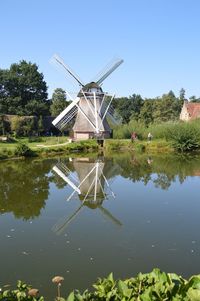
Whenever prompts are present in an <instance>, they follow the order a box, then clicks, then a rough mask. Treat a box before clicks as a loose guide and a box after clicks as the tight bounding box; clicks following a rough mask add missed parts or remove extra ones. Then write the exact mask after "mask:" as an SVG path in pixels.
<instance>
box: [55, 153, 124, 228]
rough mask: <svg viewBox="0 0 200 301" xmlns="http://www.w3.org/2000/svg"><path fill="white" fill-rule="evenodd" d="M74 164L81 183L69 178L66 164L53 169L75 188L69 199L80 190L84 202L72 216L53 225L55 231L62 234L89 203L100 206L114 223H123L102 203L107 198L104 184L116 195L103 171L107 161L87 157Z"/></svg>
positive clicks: (77, 160)
mask: <svg viewBox="0 0 200 301" xmlns="http://www.w3.org/2000/svg"><path fill="white" fill-rule="evenodd" d="M73 165H74V169H75V170H76V173H77V177H78V179H79V184H74V181H73V182H72V181H71V180H70V179H69V177H70V176H71V174H70V170H69V169H68V168H66V167H65V166H64V164H61V163H59V164H57V165H56V166H54V167H53V170H54V171H55V172H56V173H57V174H58V175H59V176H61V177H62V179H63V180H65V181H66V182H67V183H68V184H69V185H70V186H71V187H72V188H73V192H72V194H71V195H70V196H69V197H68V200H69V199H71V198H72V196H73V195H74V193H76V192H78V194H79V198H80V200H81V202H82V204H81V206H80V207H79V208H78V209H77V210H76V211H75V212H74V213H73V214H72V215H71V216H70V217H66V218H64V219H62V220H61V221H59V222H58V223H57V224H56V225H55V226H54V227H53V231H54V232H56V233H58V234H60V233H61V232H62V231H63V230H64V229H65V228H66V227H67V226H68V225H69V224H70V222H71V221H72V220H73V219H74V218H75V217H76V216H77V215H78V213H79V212H80V211H81V208H82V207H83V206H84V205H87V206H88V207H90V208H99V209H100V211H101V212H102V213H103V214H104V215H105V216H106V217H108V218H109V219H110V220H111V221H112V222H113V223H115V224H116V225H121V222H120V221H119V220H118V219H117V218H115V217H114V216H113V215H112V214H111V213H110V212H109V211H108V210H107V209H105V208H103V207H102V205H101V204H102V202H103V200H104V199H106V198H107V194H106V192H105V187H104V186H106V189H107V188H109V192H111V195H112V196H113V197H114V194H113V192H112V190H111V188H110V186H109V183H108V180H107V179H106V177H105V175H104V173H103V170H104V167H105V166H104V165H105V162H102V161H97V162H94V161H93V162H92V161H91V160H89V159H87V158H82V159H80V158H77V159H74V160H73ZM74 180H76V179H74Z"/></svg>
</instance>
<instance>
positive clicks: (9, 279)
mask: <svg viewBox="0 0 200 301" xmlns="http://www.w3.org/2000/svg"><path fill="white" fill-rule="evenodd" d="M199 192H200V157H198V156H195V155H193V156H174V155H173V156H172V155H168V156H152V157H148V156H146V155H143V156H139V157H134V155H131V154H125V153H124V154H123V153H121V154H113V155H112V156H110V157H103V156H99V157H98V158H97V157H93V158H87V157H84V158H60V159H59V158H56V159H46V160H30V161H29V160H28V161H18V162H11V161H10V162H2V163H0V229H1V231H0V266H1V273H0V274H1V275H0V287H1V286H2V285H3V284H11V285H14V284H15V283H16V281H17V280H18V279H21V280H25V281H26V282H28V283H31V284H32V285H33V286H34V287H37V288H39V289H40V292H41V294H43V295H45V296H46V297H48V298H49V300H50V299H53V296H55V292H56V289H55V287H54V286H53V284H51V278H52V277H53V276H55V275H62V276H63V277H64V278H65V282H64V285H63V293H64V292H66V294H67V292H69V291H70V290H72V289H74V288H78V289H81V290H82V289H85V288H87V287H89V286H90V285H91V283H93V282H94V281H95V280H96V278H97V277H98V276H99V277H103V276H106V275H108V273H110V272H111V271H113V272H114V275H115V277H116V278H117V277H129V276H133V275H135V274H137V273H138V272H140V271H141V272H149V271H151V270H152V269H153V268H154V267H159V268H161V269H163V270H165V271H167V272H168V271H169V272H172V271H173V272H176V273H178V274H182V275H183V276H184V277H189V276H190V275H191V274H197V273H200V265H199V262H200V234H199V233H200V232H199V229H200V193H199ZM66 294H65V293H64V295H66Z"/></svg>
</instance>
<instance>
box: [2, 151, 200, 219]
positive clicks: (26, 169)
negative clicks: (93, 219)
mask: <svg viewBox="0 0 200 301" xmlns="http://www.w3.org/2000/svg"><path fill="white" fill-rule="evenodd" d="M56 163H58V160H57V159H48V160H25V161H16V162H14V161H8V162H1V163H0V214H5V213H8V212H12V213H13V214H14V216H15V217H16V218H20V219H24V220H29V219H33V218H36V217H39V216H40V214H41V210H42V209H44V208H45V206H46V201H47V200H48V197H49V190H50V185H51V183H54V184H55V185H56V188H57V189H59V190H62V189H63V188H64V187H65V186H66V185H69V183H71V185H70V186H71V187H72V185H74V186H73V187H74V188H75V189H74V188H73V189H74V191H73V193H72V194H71V195H70V196H68V198H69V199H71V198H73V197H74V196H75V195H77V194H78V196H79V199H80V201H81V202H82V205H84V206H88V207H90V208H99V209H100V210H101V208H102V207H101V204H102V202H103V200H104V199H107V198H108V197H109V198H110V197H114V194H113V192H112V190H111V187H110V182H111V181H112V179H114V177H115V176H118V175H120V176H121V177H123V178H127V179H129V180H131V181H132V182H142V183H143V184H144V185H147V184H149V183H152V184H153V185H154V187H156V188H158V189H162V190H169V188H170V186H171V185H172V183H175V182H176V181H179V182H180V183H181V184H182V183H183V182H184V181H185V180H186V179H187V177H189V176H200V156H199V155H194V154H193V155H175V154H168V155H152V156H151V157H150V156H146V155H141V156H134V155H132V154H131V153H120V154H119V153H115V154H112V155H111V157H109V156H108V157H107V158H103V157H102V158H101V159H96V160H95V159H86V158H82V159H81V158H79V159H78V158H76V159H72V160H71V161H70V160H69V159H63V160H62V162H59V163H58V164H56ZM55 164H56V165H55ZM52 166H55V168H54V171H55V172H53V173H51V170H52ZM56 171H57V172H56ZM90 171H91V174H89V175H88V173H89V172H90ZM58 173H59V175H58ZM63 177H64V178H63ZM84 177H86V179H85V181H84V183H82V184H81V186H80V187H79V185H80V183H81V181H83V180H84ZM95 177H96V180H95ZM95 187H96V188H95ZM95 189H96V190H95ZM80 210H81V209H80Z"/></svg>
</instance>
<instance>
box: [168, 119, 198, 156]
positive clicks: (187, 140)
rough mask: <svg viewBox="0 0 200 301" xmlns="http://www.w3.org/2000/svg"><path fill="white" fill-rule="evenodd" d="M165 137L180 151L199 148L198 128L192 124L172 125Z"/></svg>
mask: <svg viewBox="0 0 200 301" xmlns="http://www.w3.org/2000/svg"><path fill="white" fill-rule="evenodd" d="M167 138H168V139H170V140H172V146H173V147H174V148H175V150H177V151H180V152H186V151H193V150H196V149H198V148H200V130H199V129H198V128H197V127H196V126H195V125H194V124H179V125H176V126H174V127H173V128H171V129H170V130H169V132H168V134H167Z"/></svg>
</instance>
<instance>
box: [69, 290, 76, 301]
mask: <svg viewBox="0 0 200 301" xmlns="http://www.w3.org/2000/svg"><path fill="white" fill-rule="evenodd" d="M74 299H75V298H74V292H71V293H70V294H69V296H68V297H67V301H74Z"/></svg>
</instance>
